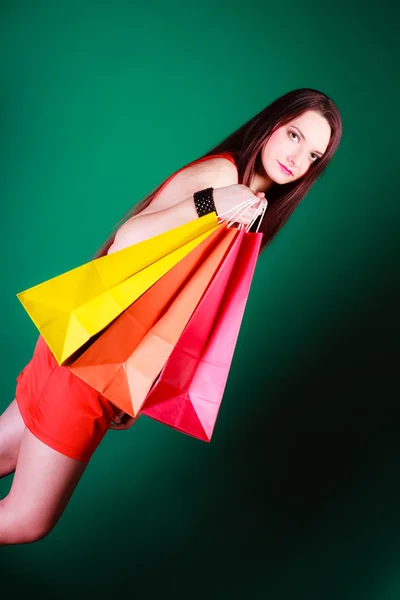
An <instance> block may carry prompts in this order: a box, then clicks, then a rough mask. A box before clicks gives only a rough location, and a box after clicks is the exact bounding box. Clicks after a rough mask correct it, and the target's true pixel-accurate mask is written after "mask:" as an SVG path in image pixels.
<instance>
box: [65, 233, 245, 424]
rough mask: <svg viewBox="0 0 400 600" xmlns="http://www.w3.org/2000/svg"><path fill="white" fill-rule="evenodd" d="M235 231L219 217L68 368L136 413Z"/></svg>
mask: <svg viewBox="0 0 400 600" xmlns="http://www.w3.org/2000/svg"><path fill="white" fill-rule="evenodd" d="M237 234H238V231H237V230H236V229H235V228H233V229H229V228H228V227H227V226H226V223H222V224H221V225H220V226H219V227H218V228H217V229H216V230H215V231H214V232H213V233H212V234H211V235H210V236H209V237H208V238H206V239H205V240H204V241H203V242H202V243H201V244H200V245H199V246H198V247H197V248H195V249H194V250H192V251H191V252H190V253H189V254H188V255H187V256H186V257H185V258H184V259H182V260H181V261H180V262H179V263H178V264H177V265H176V266H175V267H173V268H172V269H171V270H170V271H169V272H168V273H166V274H165V275H164V276H163V277H162V278H161V279H160V280H159V281H158V282H157V283H155V284H154V285H153V286H152V287H151V288H149V290H147V291H146V292H145V293H144V294H143V295H142V296H141V297H140V298H139V299H138V300H136V301H135V302H134V303H133V304H132V305H131V306H130V307H129V308H128V309H127V310H126V311H125V312H124V313H122V315H121V316H120V317H118V318H117V319H116V320H115V321H114V322H113V323H112V324H111V325H110V326H109V327H108V329H106V330H105V331H104V332H103V333H102V334H101V335H100V337H99V338H98V339H97V340H96V341H95V342H94V343H93V344H92V345H91V346H90V347H89V348H88V350H86V352H84V353H83V354H82V355H81V356H80V357H79V358H78V359H77V360H76V361H75V362H74V363H73V364H72V365H71V366H70V370H71V371H72V372H73V373H74V374H75V375H77V376H78V377H79V378H80V379H82V380H83V381H85V382H86V383H87V384H88V385H90V386H91V387H93V388H94V389H96V390H98V391H99V392H100V393H101V394H102V395H104V396H105V397H106V398H108V399H109V400H110V401H111V402H112V403H113V404H115V406H118V407H119V408H120V409H121V410H124V411H125V412H126V413H127V414H129V415H131V416H133V417H135V416H136V415H137V414H138V412H139V410H140V408H141V407H142V405H143V403H144V400H145V398H146V396H147V394H148V392H149V391H150V389H151V387H152V385H153V383H154V381H155V380H156V378H157V376H158V375H159V373H160V371H161V370H162V368H163V366H164V365H165V363H166V361H167V359H168V357H169V356H170V354H171V352H172V350H173V348H174V346H175V344H176V342H177V341H178V339H179V337H180V335H181V334H182V332H183V330H184V328H185V326H186V325H187V323H188V321H189V319H190V317H191V315H192V314H193V312H194V310H195V308H196V306H197V304H198V303H199V301H200V300H201V298H202V296H203V294H204V292H205V291H206V289H207V287H208V285H209V284H210V282H211V280H212V278H213V276H214V275H215V273H216V272H217V271H218V269H219V267H220V265H221V264H222V263H223V260H224V257H225V255H226V253H227V252H228V251H229V248H230V246H231V244H232V243H233V241H234V239H235V237H236V236H237Z"/></svg>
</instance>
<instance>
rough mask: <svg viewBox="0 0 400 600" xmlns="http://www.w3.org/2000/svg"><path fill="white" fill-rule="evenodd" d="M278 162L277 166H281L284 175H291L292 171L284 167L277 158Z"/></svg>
mask: <svg viewBox="0 0 400 600" xmlns="http://www.w3.org/2000/svg"><path fill="white" fill-rule="evenodd" d="M278 164H279V166H280V167H281V169H282V171H283V172H284V173H286V175H293V173H292V171H289V169H287V168H286V167H285V165H283V164H282V163H280V162H279V160H278Z"/></svg>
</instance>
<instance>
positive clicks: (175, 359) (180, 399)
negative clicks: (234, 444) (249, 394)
mask: <svg viewBox="0 0 400 600" xmlns="http://www.w3.org/2000/svg"><path fill="white" fill-rule="evenodd" d="M262 237H263V234H262V233H245V231H244V230H243V229H242V230H241V231H240V232H239V235H238V236H237V238H236V240H235V242H234V243H233V245H232V247H231V249H230V251H229V253H228V254H227V255H226V257H225V260H224V263H223V265H222V266H221V267H220V269H219V271H218V273H217V274H216V275H215V277H214V280H213V281H212V283H211V284H210V286H209V288H208V290H207V292H206V293H205V294H204V296H203V298H202V300H201V302H200V303H199V304H198V306H197V308H196V310H195V312H194V313H193V315H192V317H191V319H190V321H189V322H188V324H187V325H186V328H185V329H184V331H183V333H182V334H181V336H180V338H179V340H178V342H177V344H176V345H175V347H174V350H173V351H172V354H171V355H170V357H169V358H168V360H167V362H166V363H165V365H164V367H163V369H162V371H161V373H160V375H159V377H158V379H157V380H156V382H155V384H154V385H153V387H152V389H151V390H150V392H149V393H148V395H147V397H146V400H145V402H144V405H143V407H142V409H141V411H140V412H141V414H145V415H147V416H148V417H151V418H152V419H155V420H157V421H160V422H162V423H164V424H166V425H168V426H170V427H172V428H174V429H177V430H178V431H181V432H182V433H186V434H187V435H190V436H193V437H196V438H198V439H201V440H204V441H207V442H209V441H210V440H211V436H212V434H213V430H214V426H215V422H216V419H217V416H218V412H219V409H220V405H221V401H222V396H223V393H224V390H225V386H226V382H227V379H228V374H229V369H230V366H231V363H232V358H233V353H234V350H235V346H236V342H237V338H238V335H239V330H240V326H241V323H242V319H243V314H244V310H245V306H246V302H247V298H248V294H249V291H250V286H251V282H252V279H253V275H254V270H255V266H256V263H257V258H258V254H259V249H260V245H261V241H262Z"/></svg>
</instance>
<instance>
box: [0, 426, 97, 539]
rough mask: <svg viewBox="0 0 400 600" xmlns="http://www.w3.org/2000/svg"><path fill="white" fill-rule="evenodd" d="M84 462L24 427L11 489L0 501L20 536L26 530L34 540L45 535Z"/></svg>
mask: <svg viewBox="0 0 400 600" xmlns="http://www.w3.org/2000/svg"><path fill="white" fill-rule="evenodd" d="M87 464H88V463H85V462H82V461H78V460H75V459H73V458H70V457H68V456H65V455H64V454H61V453H60V452H58V451H57V450H54V449H53V448H50V446H47V445H46V444H44V443H43V442H42V441H40V440H39V439H38V438H36V437H35V436H34V435H33V434H32V433H31V432H30V431H29V429H27V428H26V429H25V430H24V433H23V436H22V440H21V446H20V451H19V456H18V462H17V467H16V470H15V475H14V480H13V483H12V486H11V490H10V492H9V494H8V496H7V497H6V498H5V499H4V500H3V511H4V509H5V513H4V512H3V515H8V527H9V528H10V529H12V528H15V529H16V530H19V532H20V535H21V537H22V538H23V537H24V535H26V533H27V532H28V533H29V535H30V536H32V538H33V539H38V538H40V537H42V536H44V535H46V534H47V533H48V532H49V531H50V530H51V529H52V528H53V527H54V525H55V524H56V523H57V521H58V520H59V518H60V517H61V515H62V513H63V511H64V509H65V507H66V506H67V504H68V501H69V499H70V497H71V495H72V493H73V491H74V489H75V488H76V486H77V484H78V482H79V480H80V478H81V476H82V474H83V472H84V470H85V468H86V467H87ZM4 518H5V520H7V519H6V516H5V517H4ZM10 519H11V522H10ZM0 529H1V528H0Z"/></svg>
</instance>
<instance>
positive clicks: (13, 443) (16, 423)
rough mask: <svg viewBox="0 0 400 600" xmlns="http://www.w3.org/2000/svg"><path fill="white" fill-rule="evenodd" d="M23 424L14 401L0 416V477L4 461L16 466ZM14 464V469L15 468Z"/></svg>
mask: <svg viewBox="0 0 400 600" xmlns="http://www.w3.org/2000/svg"><path fill="white" fill-rule="evenodd" d="M24 429H25V423H24V421H23V419H22V417H21V413H20V411H19V408H18V404H17V401H16V400H15V399H14V400H13V401H12V402H11V404H9V406H8V407H7V408H6V410H5V411H4V412H3V413H2V415H0V477H1V476H2V475H3V474H4V473H2V472H1V471H2V470H3V469H2V468H1V464H2V462H4V461H8V462H10V464H11V462H14V463H15V464H16V461H17V457H18V452H19V447H20V444H21V439H22V434H23V432H24ZM15 464H14V468H15Z"/></svg>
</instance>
